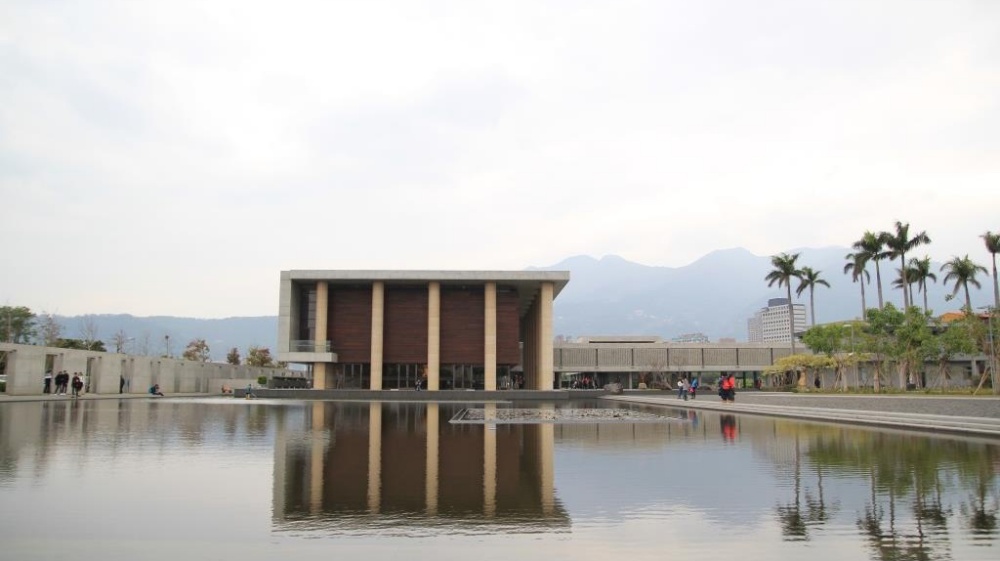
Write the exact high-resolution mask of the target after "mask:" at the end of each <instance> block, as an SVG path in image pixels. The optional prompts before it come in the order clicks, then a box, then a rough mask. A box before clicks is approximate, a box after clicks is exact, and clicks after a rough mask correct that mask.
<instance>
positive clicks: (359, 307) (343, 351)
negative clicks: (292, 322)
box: [327, 286, 372, 363]
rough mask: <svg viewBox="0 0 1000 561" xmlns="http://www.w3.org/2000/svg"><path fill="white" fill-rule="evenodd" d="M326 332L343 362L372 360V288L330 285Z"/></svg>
mask: <svg viewBox="0 0 1000 561" xmlns="http://www.w3.org/2000/svg"><path fill="white" fill-rule="evenodd" d="M327 318H328V321H327V333H328V334H329V337H330V340H331V341H332V342H331V345H330V346H331V350H332V351H333V352H334V353H337V357H338V359H339V360H340V362H342V363H369V362H371V359H372V351H371V348H372V288H371V286H364V287H341V286H331V287H330V297H329V314H328V315H327Z"/></svg>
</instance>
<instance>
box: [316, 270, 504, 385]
mask: <svg viewBox="0 0 1000 561" xmlns="http://www.w3.org/2000/svg"><path fill="white" fill-rule="evenodd" d="M371 306H372V289H371V287H370V286H350V287H347V286H336V285H331V286H330V292H329V309H328V314H327V317H328V321H327V333H328V334H329V338H330V340H331V350H332V351H333V352H334V353H336V354H337V355H338V360H339V362H341V363H363V364H368V363H370V362H371V325H372V318H371V314H372V310H371ZM518 306H519V301H518V294H517V292H516V291H514V290H505V289H503V288H500V289H498V290H497V364H498V365H499V366H504V365H507V366H515V365H517V364H519V363H520V360H521V351H520V324H521V322H520V317H519V310H518ZM484 307H485V295H484V288H483V287H482V286H468V287H461V288H459V287H448V286H443V287H442V288H441V337H440V341H441V348H440V352H441V355H440V356H441V364H472V365H481V364H483V355H484V352H485V348H484V342H483V338H484V336H485V326H484V325H483V324H484V322H485V317H486V312H485V309H484ZM384 313H385V316H384V329H385V331H384V332H383V355H382V360H383V363H385V364H426V363H427V313H428V297H427V286H426V285H414V286H409V285H407V286H393V285H386V287H385V306H384Z"/></svg>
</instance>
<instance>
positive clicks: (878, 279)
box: [875, 260, 884, 310]
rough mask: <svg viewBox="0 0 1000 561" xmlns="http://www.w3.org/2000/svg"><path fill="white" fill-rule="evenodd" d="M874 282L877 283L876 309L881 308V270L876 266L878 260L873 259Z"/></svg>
mask: <svg viewBox="0 0 1000 561" xmlns="http://www.w3.org/2000/svg"><path fill="white" fill-rule="evenodd" d="M875 284H877V285H878V309H880V310H881V309H882V308H883V306H884V304H883V302H882V271H880V270H879V268H878V260H876V261H875Z"/></svg>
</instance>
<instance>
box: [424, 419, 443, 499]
mask: <svg viewBox="0 0 1000 561" xmlns="http://www.w3.org/2000/svg"><path fill="white" fill-rule="evenodd" d="M439 416H440V414H439V406H438V404H437V403H428V404H427V451H426V458H427V459H426V467H427V469H426V472H427V474H426V476H425V477H426V479H425V480H424V495H425V497H426V501H427V514H428V515H429V516H434V515H436V514H437V510H438V430H439V428H438V424H439Z"/></svg>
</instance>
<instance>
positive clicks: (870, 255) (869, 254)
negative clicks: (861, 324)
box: [852, 231, 889, 310]
mask: <svg viewBox="0 0 1000 561" xmlns="http://www.w3.org/2000/svg"><path fill="white" fill-rule="evenodd" d="M852 247H853V248H854V249H855V250H857V254H858V257H859V259H863V261H862V263H865V264H867V263H868V262H869V261H871V262H873V263H875V285H876V286H877V287H878V309H880V310H881V309H882V306H883V301H882V271H881V270H880V269H879V265H878V263H879V261H881V260H883V259H885V258H886V257H889V252H888V251H886V250H885V242H884V241H883V239H882V236H880V235H879V234H876V233H875V232H871V231H866V232H865V233H864V235H863V236H861V239H860V240H858V241H856V242H854V245H853V246H852Z"/></svg>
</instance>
